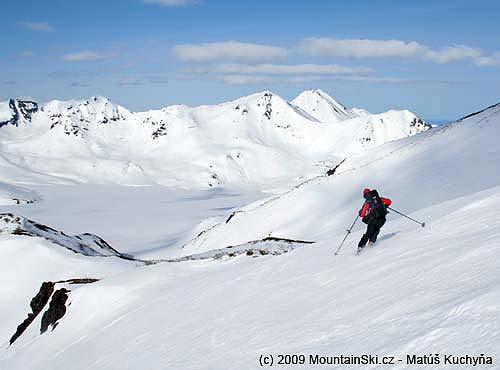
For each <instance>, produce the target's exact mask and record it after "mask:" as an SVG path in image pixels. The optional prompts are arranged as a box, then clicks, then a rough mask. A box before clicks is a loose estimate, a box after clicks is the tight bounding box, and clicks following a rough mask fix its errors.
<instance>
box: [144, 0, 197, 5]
mask: <svg viewBox="0 0 500 370" xmlns="http://www.w3.org/2000/svg"><path fill="white" fill-rule="evenodd" d="M143 1H144V2H145V3H146V4H157V5H161V6H186V5H194V4H197V3H199V1H197V0H143Z"/></svg>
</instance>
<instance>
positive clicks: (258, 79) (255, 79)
mask: <svg viewBox="0 0 500 370" xmlns="http://www.w3.org/2000/svg"><path fill="white" fill-rule="evenodd" d="M216 80H217V81H220V82H224V83H226V84H228V85H254V84H260V83H267V82H271V81H273V82H274V81H276V80H275V79H273V78H272V77H269V76H248V75H222V76H217V77H216Z"/></svg>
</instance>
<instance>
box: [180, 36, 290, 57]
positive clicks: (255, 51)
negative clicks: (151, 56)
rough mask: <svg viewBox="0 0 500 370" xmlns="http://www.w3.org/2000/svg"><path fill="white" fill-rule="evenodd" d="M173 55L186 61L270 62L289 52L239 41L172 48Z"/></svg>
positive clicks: (274, 47) (279, 48)
mask: <svg viewBox="0 0 500 370" xmlns="http://www.w3.org/2000/svg"><path fill="white" fill-rule="evenodd" d="M172 52H173V54H174V55H175V56H176V57H177V58H178V59H180V60H184V61H208V60H241V61H248V62H259V61H270V60H276V59H282V58H285V57H286V55H287V50H286V49H284V48H281V47H277V46H271V45H261V44H251V43H244V42H237V41H225V42H212V43H203V44H183V45H176V46H174V47H173V48H172Z"/></svg>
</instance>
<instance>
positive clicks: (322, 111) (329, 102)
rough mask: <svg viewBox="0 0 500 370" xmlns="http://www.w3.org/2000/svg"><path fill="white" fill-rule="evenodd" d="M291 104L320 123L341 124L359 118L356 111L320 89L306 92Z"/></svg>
mask: <svg viewBox="0 0 500 370" xmlns="http://www.w3.org/2000/svg"><path fill="white" fill-rule="evenodd" d="M291 103H292V104H293V105H295V106H297V107H298V108H300V109H302V110H304V111H305V112H307V113H308V114H310V115H311V116H312V117H314V118H315V119H317V120H318V121H319V122H340V121H345V120H347V119H351V118H355V117H358V114H356V113H355V111H354V110H351V111H349V110H347V108H346V107H344V106H343V105H342V104H340V103H339V102H337V101H336V100H335V99H333V98H332V97H331V96H330V95H328V94H327V93H325V92H324V91H322V90H320V89H314V90H305V91H303V92H301V93H300V94H299V95H297V97H296V98H295V99H293V100H292V101H291Z"/></svg>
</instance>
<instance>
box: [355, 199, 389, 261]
mask: <svg viewBox="0 0 500 370" xmlns="http://www.w3.org/2000/svg"><path fill="white" fill-rule="evenodd" d="M363 197H364V198H365V203H364V204H363V207H362V208H361V210H360V211H359V216H360V217H361V219H362V221H363V222H364V223H365V224H367V225H368V227H367V228H366V232H365V233H364V234H363V236H362V237H361V240H360V241H359V243H358V253H359V252H360V251H361V250H362V249H363V248H364V247H365V245H366V243H367V242H368V241H369V242H370V245H371V244H373V243H375V242H376V241H377V236H378V233H379V232H380V229H381V228H382V226H384V224H385V216H386V215H387V207H389V206H390V205H391V204H392V201H391V200H390V199H387V198H381V197H380V196H379V195H378V192H377V191H376V190H370V189H364V190H363Z"/></svg>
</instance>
